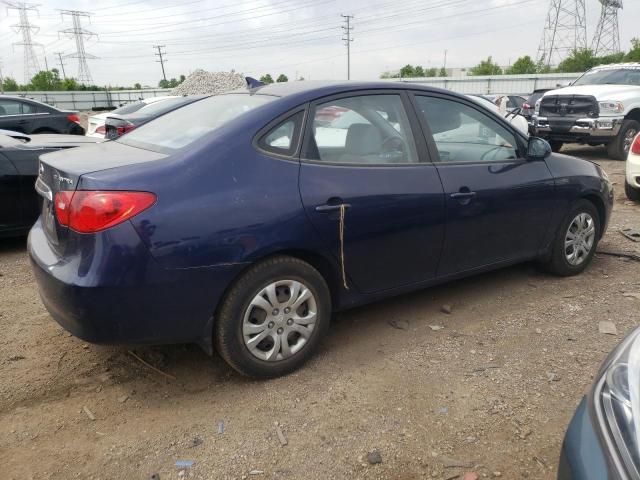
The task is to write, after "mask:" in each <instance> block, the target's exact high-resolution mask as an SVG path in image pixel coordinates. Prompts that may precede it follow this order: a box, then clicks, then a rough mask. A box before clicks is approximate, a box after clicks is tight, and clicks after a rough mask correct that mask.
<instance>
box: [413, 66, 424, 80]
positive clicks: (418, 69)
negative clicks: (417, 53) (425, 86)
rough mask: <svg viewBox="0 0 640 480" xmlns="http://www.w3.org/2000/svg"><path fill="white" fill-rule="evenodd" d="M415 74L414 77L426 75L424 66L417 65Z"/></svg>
mask: <svg viewBox="0 0 640 480" xmlns="http://www.w3.org/2000/svg"><path fill="white" fill-rule="evenodd" d="M413 76H414V77H424V76H425V74H424V68H422V67H421V66H420V65H416V68H415V69H414V70H413Z"/></svg>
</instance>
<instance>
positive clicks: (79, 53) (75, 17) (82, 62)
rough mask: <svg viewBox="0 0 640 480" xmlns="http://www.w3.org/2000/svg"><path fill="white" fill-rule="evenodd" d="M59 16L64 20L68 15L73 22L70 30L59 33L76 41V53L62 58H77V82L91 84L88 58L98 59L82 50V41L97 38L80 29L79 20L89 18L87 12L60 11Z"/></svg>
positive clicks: (91, 33)
mask: <svg viewBox="0 0 640 480" xmlns="http://www.w3.org/2000/svg"><path fill="white" fill-rule="evenodd" d="M60 14H61V15H62V18H63V19H64V16H65V15H70V16H71V19H72V21H73V27H72V28H66V29H64V30H60V33H63V34H65V35H67V36H68V37H69V38H72V37H73V38H75V40H76V51H75V52H74V53H69V54H67V55H65V56H64V58H77V59H78V81H79V82H81V83H88V84H90V83H93V79H92V78H91V72H90V71H89V65H87V59H88V58H98V57H96V56H95V55H91V54H90V53H87V52H86V51H85V49H84V40H85V38H91V37H93V36H97V35H96V34H95V33H93V32H90V31H89V30H86V29H84V28H82V24H81V22H80V19H81V18H82V17H87V18H90V15H91V14H90V13H89V12H81V11H79V10H60Z"/></svg>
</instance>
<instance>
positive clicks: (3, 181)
mask: <svg viewBox="0 0 640 480" xmlns="http://www.w3.org/2000/svg"><path fill="white" fill-rule="evenodd" d="M20 187H21V185H20V175H19V173H18V171H17V170H16V168H15V167H14V165H13V163H11V161H9V159H8V158H7V157H6V156H4V155H3V154H2V153H0V235H2V234H3V233H6V232H7V231H12V230H16V229H18V228H20V226H21V224H22V219H21V209H20V203H21V198H20Z"/></svg>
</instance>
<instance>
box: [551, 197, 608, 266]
mask: <svg viewBox="0 0 640 480" xmlns="http://www.w3.org/2000/svg"><path fill="white" fill-rule="evenodd" d="M599 239H600V217H599V215H598V210H597V209H596V207H595V206H594V205H593V203H591V202H589V201H588V200H580V201H578V202H577V203H576V204H575V205H574V206H573V208H572V209H571V211H570V212H569V214H568V215H567V216H566V218H565V219H564V220H563V222H562V224H561V225H560V228H559V229H558V231H557V233H556V237H555V239H554V240H553V245H552V250H551V256H550V257H549V259H548V260H547V261H546V262H545V263H544V264H543V267H544V268H545V269H546V270H547V271H549V272H550V273H553V274H555V275H559V276H563V277H568V276H571V275H577V274H579V273H581V272H582V271H583V270H584V269H585V268H586V267H587V265H589V263H590V262H591V259H592V258H593V255H594V254H595V252H596V248H597V246H598V241H599Z"/></svg>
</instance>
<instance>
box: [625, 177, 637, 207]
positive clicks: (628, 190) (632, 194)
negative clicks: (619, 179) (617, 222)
mask: <svg viewBox="0 0 640 480" xmlns="http://www.w3.org/2000/svg"><path fill="white" fill-rule="evenodd" d="M624 193H625V195H626V196H627V198H628V199H629V200H631V201H632V202H640V188H633V187H632V186H631V185H629V182H627V181H626V180H625V182H624Z"/></svg>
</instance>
